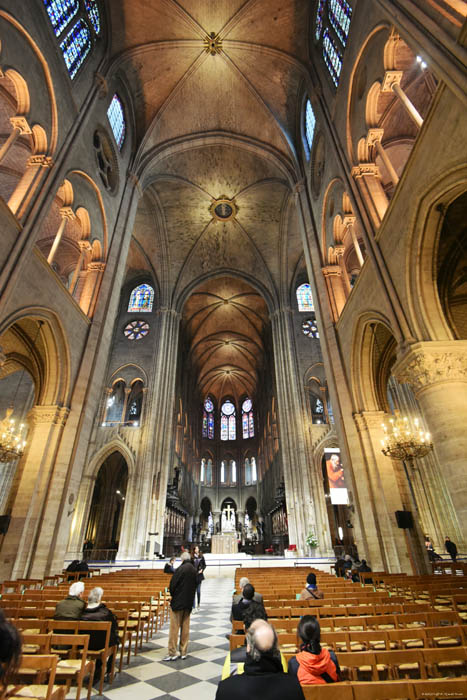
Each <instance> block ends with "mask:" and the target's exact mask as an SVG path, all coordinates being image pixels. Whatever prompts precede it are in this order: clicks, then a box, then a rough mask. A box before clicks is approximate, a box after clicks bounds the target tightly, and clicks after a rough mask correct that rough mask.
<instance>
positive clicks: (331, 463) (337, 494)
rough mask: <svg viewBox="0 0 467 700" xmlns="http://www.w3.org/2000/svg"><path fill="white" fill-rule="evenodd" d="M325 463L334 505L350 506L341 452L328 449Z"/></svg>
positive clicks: (335, 449) (336, 449)
mask: <svg viewBox="0 0 467 700" xmlns="http://www.w3.org/2000/svg"><path fill="white" fill-rule="evenodd" d="M323 461H324V463H325V466H326V474H327V477H328V484H329V495H330V496H331V503H332V504H334V505H345V506H346V505H348V503H349V494H348V491H347V484H346V481H345V473H344V467H343V466H342V464H341V451H340V449H339V448H338V447H327V448H326V449H325V450H324V456H323Z"/></svg>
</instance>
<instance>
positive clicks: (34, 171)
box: [8, 154, 53, 219]
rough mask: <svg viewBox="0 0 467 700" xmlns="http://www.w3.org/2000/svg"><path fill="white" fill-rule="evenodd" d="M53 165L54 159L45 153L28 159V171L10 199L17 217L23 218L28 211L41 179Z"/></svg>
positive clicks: (12, 209)
mask: <svg viewBox="0 0 467 700" xmlns="http://www.w3.org/2000/svg"><path fill="white" fill-rule="evenodd" d="M52 166H53V161H52V159H51V158H49V157H48V156H46V155H44V154H42V155H35V156H31V157H30V158H29V159H28V162H27V168H26V171H25V173H24V175H23V177H22V178H21V180H20V181H19V182H18V184H17V185H16V187H15V189H14V191H13V193H12V194H11V196H10V199H9V200H8V206H9V208H10V209H11V211H12V212H13V214H15V216H16V218H17V219H21V218H22V216H23V214H24V213H25V212H26V209H27V207H28V204H29V202H30V200H31V197H32V196H33V194H34V192H35V191H36V187H37V186H38V185H39V179H40V178H41V177H42V176H43V174H44V173H45V172H46V170H47V169H48V168H51V167H52Z"/></svg>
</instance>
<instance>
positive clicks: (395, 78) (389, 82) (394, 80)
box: [381, 70, 423, 129]
mask: <svg viewBox="0 0 467 700" xmlns="http://www.w3.org/2000/svg"><path fill="white" fill-rule="evenodd" d="M403 75H404V73H403V71H401V70H387V71H386V73H385V74H384V79H383V83H382V85H381V92H393V93H394V94H395V95H396V96H397V97H398V98H399V100H400V102H401V104H402V106H403V108H404V109H405V111H406V112H407V114H408V115H409V117H410V118H411V119H412V121H413V122H415V124H416V125H417V126H418V128H419V129H421V127H422V126H423V118H422V116H421V114H420V112H419V111H418V109H417V108H416V107H415V105H414V104H413V102H412V101H411V100H410V99H409V98H408V97H407V95H406V94H405V92H404V91H403V89H402V88H401V80H402V76H403Z"/></svg>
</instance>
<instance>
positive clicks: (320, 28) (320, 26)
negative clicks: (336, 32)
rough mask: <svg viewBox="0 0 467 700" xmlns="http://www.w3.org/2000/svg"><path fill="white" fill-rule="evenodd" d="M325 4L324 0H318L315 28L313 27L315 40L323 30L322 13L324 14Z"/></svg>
mask: <svg viewBox="0 0 467 700" xmlns="http://www.w3.org/2000/svg"><path fill="white" fill-rule="evenodd" d="M325 5H326V0H319V2H318V9H317V10H316V28H315V37H316V40H317V41H318V40H319V38H320V36H321V32H322V31H323V15H324V7H325Z"/></svg>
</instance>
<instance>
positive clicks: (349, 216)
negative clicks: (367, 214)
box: [342, 214, 357, 228]
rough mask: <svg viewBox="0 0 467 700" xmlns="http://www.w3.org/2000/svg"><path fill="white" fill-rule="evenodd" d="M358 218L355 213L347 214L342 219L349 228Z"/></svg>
mask: <svg viewBox="0 0 467 700" xmlns="http://www.w3.org/2000/svg"><path fill="white" fill-rule="evenodd" d="M356 218H357V217H356V216H355V215H354V214H345V216H344V218H343V219H342V223H343V224H344V228H349V226H353V225H354V223H355V221H356Z"/></svg>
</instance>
